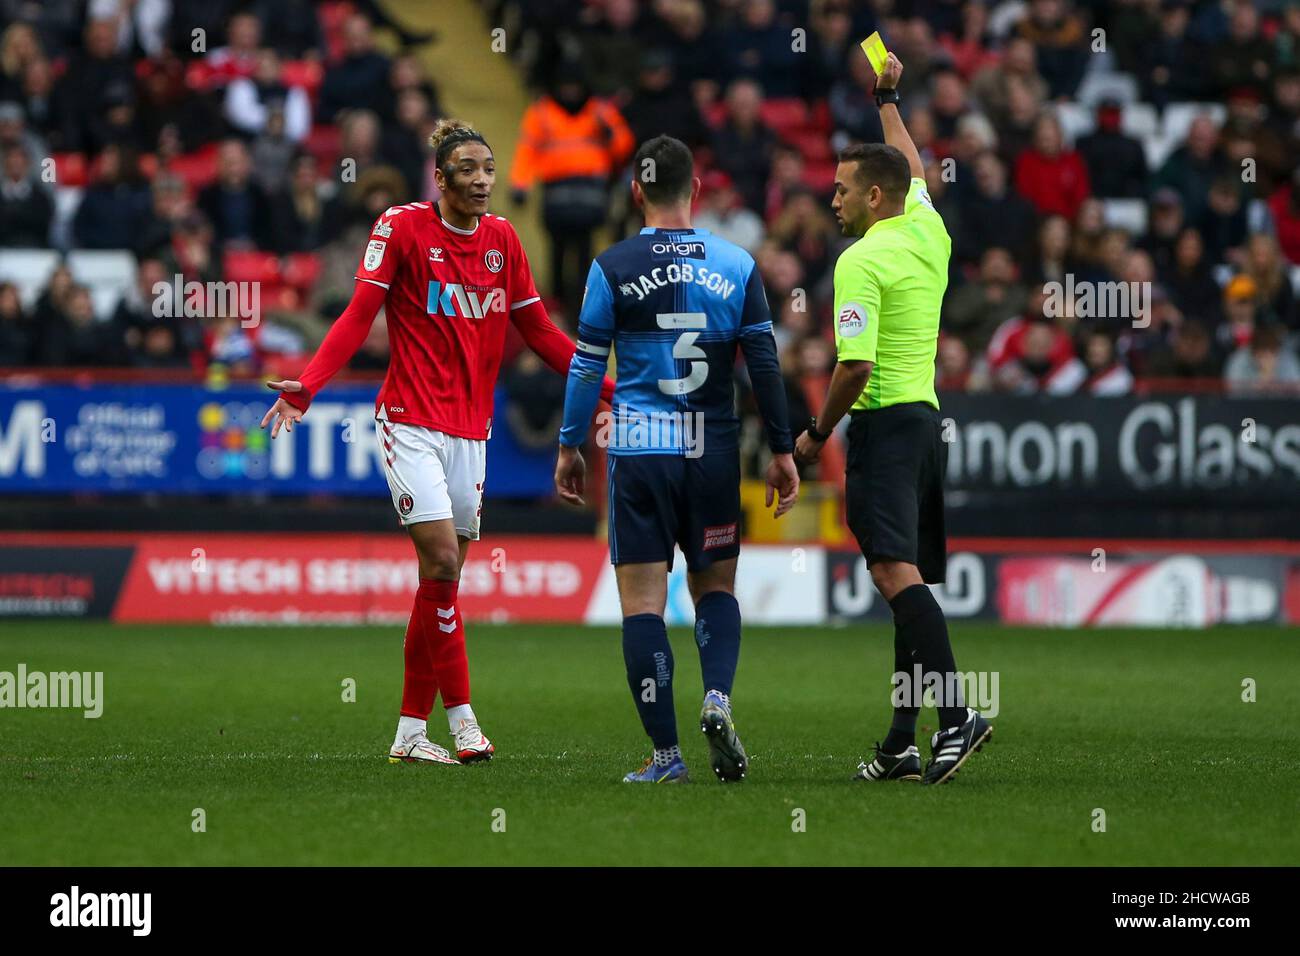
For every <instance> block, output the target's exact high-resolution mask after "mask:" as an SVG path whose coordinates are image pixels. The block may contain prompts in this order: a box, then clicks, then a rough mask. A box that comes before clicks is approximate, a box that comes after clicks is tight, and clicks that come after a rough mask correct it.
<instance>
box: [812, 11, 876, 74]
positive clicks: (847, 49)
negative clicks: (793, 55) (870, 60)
mask: <svg viewBox="0 0 1300 956" xmlns="http://www.w3.org/2000/svg"><path fill="white" fill-rule="evenodd" d="M808 8H809V9H808V22H809V25H810V26H811V27H812V29H811V30H810V31H809V32H808V59H807V66H806V67H805V72H806V76H805V80H804V85H805V88H806V89H807V90H817V91H823V92H824V91H826V90H829V89H830V88H831V85H832V84H833V83H834V82H835V81H836V80H837V79H839V77H840V75H841V74H842V73H843V72H844V66H845V64H846V63H848V62H849V57H850V54H851V53H852V52H853V50H854V48H855V47H857V44H856V43H855V42H854V37H853V13H852V8H851V4H850V0H811V3H809V5H808ZM860 52H861V51H860V50H859V53H860ZM853 59H854V60H857V59H863V60H865V59H866V57H865V56H863V57H857V56H855V57H853Z"/></svg>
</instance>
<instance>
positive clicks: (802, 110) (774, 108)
mask: <svg viewBox="0 0 1300 956" xmlns="http://www.w3.org/2000/svg"><path fill="white" fill-rule="evenodd" d="M759 115H760V116H761V117H762V118H763V122H764V123H766V124H767V125H768V126H770V127H772V129H773V130H774V131H775V132H777V133H779V134H784V133H785V132H786V131H787V130H797V129H802V128H803V127H805V126H807V125H808V122H809V118H810V117H809V114H808V104H806V103H805V102H804V101H803V100H801V99H798V98H796V97H789V98H785V99H773V100H764V101H763V106H762V108H761V109H760V110H759Z"/></svg>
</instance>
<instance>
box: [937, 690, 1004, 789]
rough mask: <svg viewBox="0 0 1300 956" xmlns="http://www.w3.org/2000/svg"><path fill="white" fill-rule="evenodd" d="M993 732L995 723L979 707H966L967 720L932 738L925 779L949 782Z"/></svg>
mask: <svg viewBox="0 0 1300 956" xmlns="http://www.w3.org/2000/svg"><path fill="white" fill-rule="evenodd" d="M992 736H993V725H992V724H990V723H989V722H988V721H987V720H985V719H984V717H983V715H981V714H980V713H979V712H978V711H976V710H974V709H973V708H971V707H967V708H966V721H965V723H963V724H962V725H961V726H960V727H949V728H948V729H947V730H941V731H939V732H938V733H936V734H935V735H934V736H933V737H931V738H930V763H929V764H927V765H926V768H925V777H924V778H923V779H922V780H921V782H922V783H947V782H948V781H949V780H951V779H952V778H953V775H954V774H956V773H957V771H958V770H960V769H961V765H962V764H964V763H965V762H966V758H967V757H969V756H970V755H971V754H973V753H975V752H977V751H979V750H980V749H982V748H983V746H984V745H985V744H986V743H987V742H988V741H989V739H990V738H991V737H992Z"/></svg>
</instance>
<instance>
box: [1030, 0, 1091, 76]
mask: <svg viewBox="0 0 1300 956" xmlns="http://www.w3.org/2000/svg"><path fill="white" fill-rule="evenodd" d="M1016 32H1017V33H1018V34H1019V35H1020V36H1022V37H1024V38H1025V39H1026V40H1028V41H1029V42H1030V43H1032V44H1033V45H1034V51H1035V54H1036V57H1037V64H1038V71H1039V73H1041V74H1042V76H1043V79H1044V80H1046V81H1047V90H1048V95H1049V96H1050V97H1052V98H1053V99H1055V98H1057V97H1060V96H1069V95H1070V94H1072V93H1073V92H1074V91H1075V90H1076V89H1078V88H1079V81H1080V80H1082V79H1083V71H1084V68H1085V67H1086V66H1087V62H1088V50H1089V47H1088V40H1089V38H1088V35H1087V34H1086V33H1085V31H1084V24H1083V20H1082V18H1081V17H1080V16H1079V15H1078V14H1077V13H1076V12H1075V11H1074V10H1073V4H1071V3H1069V2H1067V0H1029V5H1028V11H1027V13H1026V15H1025V18H1024V19H1023V20H1021V21H1020V22H1019V23H1018V24H1017V25H1016Z"/></svg>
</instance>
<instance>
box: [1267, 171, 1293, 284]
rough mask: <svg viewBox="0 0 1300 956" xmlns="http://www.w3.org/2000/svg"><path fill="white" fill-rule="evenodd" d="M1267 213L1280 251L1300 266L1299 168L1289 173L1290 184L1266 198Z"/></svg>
mask: <svg viewBox="0 0 1300 956" xmlns="http://www.w3.org/2000/svg"><path fill="white" fill-rule="evenodd" d="M1268 211H1269V212H1270V213H1271V214H1272V216H1273V228H1274V229H1275V230H1276V232H1277V241H1278V244H1279V245H1280V246H1281V247H1282V251H1283V252H1284V253H1286V257H1287V259H1288V260H1290V262H1291V264H1292V265H1300V166H1297V167H1296V169H1295V171H1294V172H1292V173H1291V180H1290V182H1288V183H1285V184H1284V185H1282V186H1279V187H1278V189H1277V191H1276V192H1274V193H1273V195H1272V196H1270V197H1269V198H1268Z"/></svg>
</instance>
